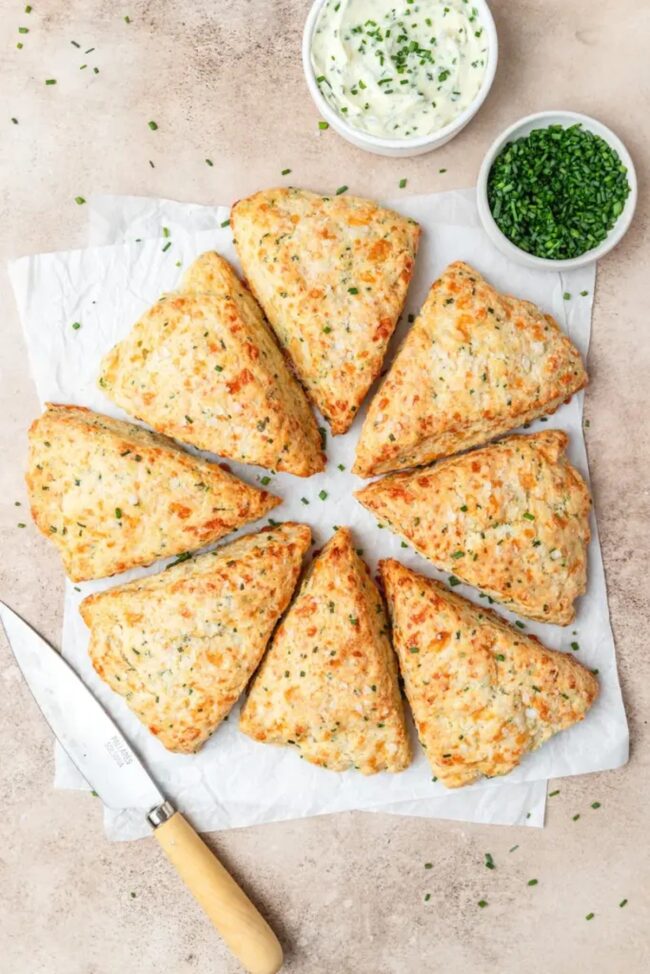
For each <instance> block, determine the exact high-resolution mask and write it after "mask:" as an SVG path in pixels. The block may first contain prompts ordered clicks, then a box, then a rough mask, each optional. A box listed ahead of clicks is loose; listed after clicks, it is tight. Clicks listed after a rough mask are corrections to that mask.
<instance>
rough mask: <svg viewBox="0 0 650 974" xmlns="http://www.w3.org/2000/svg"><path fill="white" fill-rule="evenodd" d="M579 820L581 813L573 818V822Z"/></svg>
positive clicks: (577, 813)
mask: <svg viewBox="0 0 650 974" xmlns="http://www.w3.org/2000/svg"><path fill="white" fill-rule="evenodd" d="M579 818H580V812H576V814H575V815H574V816H573V818H572V819H571V821H572V822H577V821H578V819H579Z"/></svg>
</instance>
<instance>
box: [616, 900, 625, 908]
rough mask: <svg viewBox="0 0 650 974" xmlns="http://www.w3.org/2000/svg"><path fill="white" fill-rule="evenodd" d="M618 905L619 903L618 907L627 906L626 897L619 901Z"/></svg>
mask: <svg viewBox="0 0 650 974" xmlns="http://www.w3.org/2000/svg"><path fill="white" fill-rule="evenodd" d="M618 905H619V907H624V906H627V900H626V899H625V900H621V902H620V903H619V904H618Z"/></svg>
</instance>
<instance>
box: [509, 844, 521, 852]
mask: <svg viewBox="0 0 650 974" xmlns="http://www.w3.org/2000/svg"><path fill="white" fill-rule="evenodd" d="M518 848H519V846H518V845H513V846H512V848H511V849H508V852H514V851H515V849H518Z"/></svg>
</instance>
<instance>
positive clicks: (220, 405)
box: [99, 253, 324, 477]
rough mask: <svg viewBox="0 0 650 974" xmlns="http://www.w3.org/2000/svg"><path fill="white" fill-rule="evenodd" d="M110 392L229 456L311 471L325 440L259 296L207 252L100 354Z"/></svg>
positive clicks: (153, 421) (174, 432)
mask: <svg viewBox="0 0 650 974" xmlns="http://www.w3.org/2000/svg"><path fill="white" fill-rule="evenodd" d="M99 384H100V386H101V388H102V389H103V390H104V392H105V393H106V395H107V396H108V397H109V398H110V399H112V401H113V402H115V403H117V405H118V406H121V407H122V408H123V409H125V410H126V411H127V412H129V413H131V414H132V415H133V416H137V417H138V418H139V419H143V420H144V421H145V422H147V423H148V424H149V425H150V426H153V427H154V429H157V430H160V432H161V433H166V434H167V435H168V436H174V437H175V438H176V439H178V440H182V441H183V442H184V443H191V444H192V445H193V446H196V447H199V449H201V450H209V451H210V452H211V453H216V454H218V455H219V456H222V457H228V458H230V459H231V460H239V461H241V462H242V463H255V464H259V466H261V467H266V468H268V469H272V470H283V471H286V472H287V473H293V474H297V475H298V476H300V477H309V476H310V475H311V474H313V473H317V472H318V471H319V470H322V469H323V468H324V457H323V454H322V446H321V437H320V433H319V431H318V427H317V426H316V420H315V419H314V416H313V414H312V412H311V409H310V407H309V404H308V402H307V399H306V398H305V394H304V392H303V391H302V389H301V388H300V385H299V383H298V382H297V381H296V379H295V377H294V376H293V375H292V374H291V372H290V370H289V368H288V366H287V364H286V362H285V361H284V357H283V355H282V352H281V351H280V349H279V348H278V346H277V345H276V343H275V340H274V338H273V335H272V333H271V331H270V329H269V327H268V325H267V324H266V322H265V321H264V317H263V315H262V312H261V311H260V308H259V307H258V305H257V303H256V302H255V299H254V298H253V297H252V295H251V294H250V293H249V291H248V290H247V289H246V287H245V286H244V284H242V282H241V281H240V280H239V278H238V277H237V275H236V274H235V272H234V271H233V269H232V267H231V266H230V264H229V263H228V262H227V261H226V260H224V259H223V257H220V256H219V254H216V253H205V254H203V255H202V256H201V257H199V258H198V260H196V261H195V262H194V264H192V266H191V267H190V268H189V270H188V271H187V273H186V275H185V278H184V280H183V283H182V285H181V288H180V290H179V291H177V292H174V293H173V294H167V295H165V296H164V297H162V298H161V299H160V300H159V301H157V302H156V304H154V306H153V307H152V308H150V309H149V311H147V312H146V314H144V315H143V316H142V318H140V320H139V321H138V322H137V324H135V325H134V326H133V328H132V329H131V331H130V333H129V334H128V335H127V337H126V338H125V339H124V340H123V341H121V342H120V343H119V344H118V345H116V346H115V347H114V348H113V349H112V350H111V351H110V352H109V353H108V354H107V355H106V356H104V359H103V361H102V366H101V375H100V379H99Z"/></svg>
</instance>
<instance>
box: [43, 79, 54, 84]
mask: <svg viewBox="0 0 650 974" xmlns="http://www.w3.org/2000/svg"><path fill="white" fill-rule="evenodd" d="M45 84H46V85H55V84H56V78H46V79H45Z"/></svg>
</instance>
